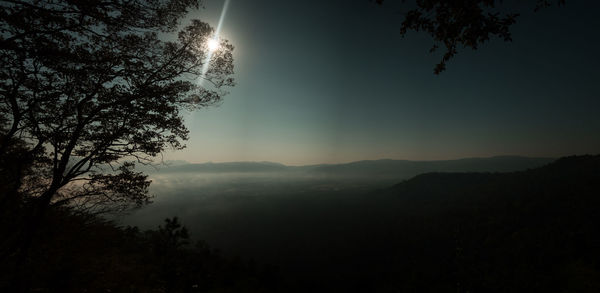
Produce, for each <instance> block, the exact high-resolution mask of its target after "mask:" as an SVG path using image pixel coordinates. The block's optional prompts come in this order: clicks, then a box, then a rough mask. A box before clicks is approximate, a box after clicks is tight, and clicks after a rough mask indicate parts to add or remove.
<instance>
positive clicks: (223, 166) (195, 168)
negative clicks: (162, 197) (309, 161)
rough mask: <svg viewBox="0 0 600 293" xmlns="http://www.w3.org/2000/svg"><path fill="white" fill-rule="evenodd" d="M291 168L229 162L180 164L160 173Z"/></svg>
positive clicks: (270, 170) (268, 164) (275, 170)
mask: <svg viewBox="0 0 600 293" xmlns="http://www.w3.org/2000/svg"><path fill="white" fill-rule="evenodd" d="M289 169H290V168H289V167H288V166H285V165H283V164H279V163H272V162H227V163H211V162H209V163H202V164H189V163H188V164H179V165H172V166H160V167H159V170H158V172H160V173H177V172H198V173H237V172H279V171H288V170H289Z"/></svg>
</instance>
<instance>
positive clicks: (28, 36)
mask: <svg viewBox="0 0 600 293" xmlns="http://www.w3.org/2000/svg"><path fill="white" fill-rule="evenodd" d="M0 6H1V9H0V63H1V67H0V158H2V167H1V168H2V172H8V171H7V170H8V169H7V168H8V167H7V165H8V164H7V163H6V162H7V158H8V157H11V156H12V157H13V158H15V154H16V153H15V152H12V153H11V150H12V149H15V146H16V145H19V146H20V147H21V150H22V151H20V152H19V154H18V155H19V157H20V158H28V166H30V168H29V169H30V170H31V172H29V173H28V174H26V176H23V177H22V178H19V181H18V182H19V184H18V185H19V186H18V189H19V190H20V192H21V193H22V194H23V195H24V196H26V197H28V198H35V199H36V201H37V203H38V204H37V205H38V207H39V208H40V210H43V209H44V207H46V206H48V205H51V204H53V205H62V204H77V205H79V206H80V207H83V208H85V209H89V210H93V211H95V212H97V211H105V210H106V209H107V207H108V208H109V209H110V210H115V209H117V210H118V209H124V208H127V207H130V206H131V204H134V205H140V204H143V203H145V202H146V201H147V200H148V199H149V195H148V190H147V188H148V185H149V183H150V181H149V180H148V179H147V176H145V175H144V174H142V173H140V172H136V171H135V170H134V162H137V163H149V162H151V159H152V157H154V156H156V155H158V154H160V153H161V152H162V151H163V150H165V148H168V147H170V148H173V149H181V148H183V147H184V145H183V144H182V141H183V140H185V139H186V138H187V136H188V130H187V129H186V127H185V126H184V124H183V121H182V116H181V113H180V112H181V111H182V109H188V110H193V109H197V108H201V107H206V106H209V105H213V104H215V103H217V102H219V101H220V100H221V98H222V97H223V95H224V94H226V92H225V88H226V87H228V86H232V85H233V79H232V77H231V76H232V74H233V59H232V53H231V52H232V50H233V46H232V45H231V44H229V43H228V42H227V41H225V40H222V41H221V44H220V48H219V50H217V51H214V52H209V50H207V46H206V41H207V40H208V39H209V38H212V37H214V36H213V34H214V30H213V28H211V27H210V26H209V25H208V24H206V23H203V22H201V21H198V20H192V21H191V24H190V25H189V26H187V27H185V28H183V29H182V30H181V31H179V33H178V34H177V37H176V38H173V37H172V36H171V33H174V32H175V30H176V29H177V27H178V22H179V20H180V19H181V18H182V17H183V16H184V15H185V14H186V12H187V11H188V10H190V9H193V8H198V6H199V1H197V0H132V1H129V0H103V1H98V0H92V1H67V0H64V1H55V0H35V1H34V0H19V1H2V2H0Z"/></svg>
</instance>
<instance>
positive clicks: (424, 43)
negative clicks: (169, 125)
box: [165, 0, 600, 165]
mask: <svg viewBox="0 0 600 293" xmlns="http://www.w3.org/2000/svg"><path fill="white" fill-rule="evenodd" d="M523 5H524V4H523ZM598 6H600V4H598V3H569V5H568V6H564V7H552V8H549V9H545V10H542V11H540V12H538V13H533V12H528V10H527V8H523V13H522V15H521V17H520V18H519V19H518V20H517V24H516V25H515V26H514V29H513V42H512V43H504V42H502V41H500V40H491V41H490V42H488V43H487V44H485V45H483V46H481V48H480V49H479V50H477V51H468V50H460V52H459V54H458V55H457V56H456V58H455V59H453V60H452V61H451V62H450V63H449V64H448V70H447V71H446V72H444V73H442V74H441V75H439V76H435V75H433V73H432V71H433V66H434V65H435V64H436V63H437V62H438V61H439V58H440V55H437V54H430V53H428V49H429V48H430V46H431V40H430V39H429V37H428V36H426V35H422V34H412V35H409V36H407V37H406V38H400V36H399V34H398V28H399V27H400V21H401V18H400V16H399V14H398V13H396V12H397V9H395V8H394V7H391V6H384V7H379V6H377V5H375V4H374V3H373V2H369V1H351V2H348V1H341V0H336V1H327V2H326V3H323V2H321V1H308V2H306V1H305V2H302V3H298V2H297V1H292V2H290V1H275V0H257V1H232V2H231V3H229V1H211V2H208V3H206V9H203V10H200V11H198V12H197V13H195V14H193V15H191V16H190V17H194V18H199V19H201V20H204V21H207V22H209V23H211V24H213V25H215V27H216V32H218V35H219V37H222V38H224V39H228V40H229V41H230V42H231V43H232V44H233V45H234V46H235V47H236V48H235V50H234V58H235V66H236V76H235V77H236V82H237V85H236V86H235V87H234V88H231V89H230V90H229V91H230V94H229V95H228V96H226V97H225V99H224V101H223V103H222V105H220V106H219V107H212V108H206V109H202V110H200V111H196V112H194V113H188V114H185V118H186V124H187V125H188V127H189V129H190V140H189V141H188V142H187V143H186V144H187V146H188V148H187V149H185V150H183V151H179V152H167V153H166V154H165V159H167V160H186V161H190V162H207V161H213V162H231V161H272V162H279V163H283V164H286V165H307V164H318V163H340V162H350V161H358V160H366V159H383V158H390V159H408V160H438V159H458V158H465V157H490V156H498V155H521V156H533V157H560V156H566V155H574V154H586V153H598V151H599V150H600V115H598V109H600V98H599V97H600V89H599V88H598V86H597V85H596V83H597V81H598V80H600V73H598V71H597V70H596V69H595V68H598V67H599V66H600V57H598V56H597V52H600V43H599V41H598V40H600V32H598V31H597V30H595V28H596V27H600V20H599V19H597V18H596V17H595V16H594V15H593V11H597V10H595V8H598ZM225 13H226V14H227V21H223V19H224V18H225Z"/></svg>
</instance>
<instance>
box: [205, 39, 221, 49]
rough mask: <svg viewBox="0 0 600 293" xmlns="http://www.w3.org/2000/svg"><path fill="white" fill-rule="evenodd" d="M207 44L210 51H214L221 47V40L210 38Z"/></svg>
mask: <svg viewBox="0 0 600 293" xmlns="http://www.w3.org/2000/svg"><path fill="white" fill-rule="evenodd" d="M206 45H207V47H208V50H209V51H211V52H214V51H216V50H218V49H219V40H217V39H210V40H208V42H207V43H206Z"/></svg>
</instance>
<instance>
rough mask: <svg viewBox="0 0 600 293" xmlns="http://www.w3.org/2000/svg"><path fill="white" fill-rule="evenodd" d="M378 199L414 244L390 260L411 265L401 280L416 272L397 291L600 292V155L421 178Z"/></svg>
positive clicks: (400, 269) (403, 268)
mask: <svg viewBox="0 0 600 293" xmlns="http://www.w3.org/2000/svg"><path fill="white" fill-rule="evenodd" d="M378 201H379V202H377V203H374V205H379V207H377V208H373V209H374V210H377V211H378V213H382V212H383V210H384V209H385V210H387V212H388V213H390V216H389V218H391V219H393V220H391V221H393V222H396V223H401V224H400V226H399V227H397V230H398V231H402V234H401V235H406V237H408V238H407V239H408V240H403V239H402V238H399V239H398V240H397V241H398V243H397V244H394V245H396V246H398V247H403V248H402V249H401V250H400V251H397V252H394V253H393V254H390V255H388V257H392V258H395V259H403V260H404V262H405V263H404V264H403V263H398V264H396V265H395V268H394V269H393V270H395V271H396V274H397V275H403V274H405V276H407V275H406V274H412V277H406V278H405V279H404V280H401V281H400V282H399V284H398V285H397V286H395V288H399V289H404V290H406V291H409V290H408V289H410V288H414V287H415V286H417V287H418V286H424V285H425V284H427V283H428V282H431V283H430V284H433V283H436V285H435V286H434V285H425V286H426V287H425V288H428V289H429V291H438V292H448V291H450V289H456V291H461V292H462V291H464V292H600V281H599V280H600V267H599V265H600V230H598V226H597V225H598V223H600V213H599V212H598V211H599V210H600V156H574V157H566V158H561V159H559V160H557V161H555V162H552V163H550V164H548V165H546V166H543V167H540V168H535V169H531V170H527V171H520V172H509V173H428V174H422V175H419V176H416V177H414V178H412V179H410V180H406V181H404V182H402V183H400V184H397V185H395V186H394V187H392V188H390V189H388V190H386V191H384V192H382V194H379V197H378ZM384 207H385V208H384ZM371 208H372V207H371ZM373 241H376V240H373ZM387 241H392V242H393V240H390V239H388V240H387ZM402 250H404V251H402ZM413 260H414V261H413ZM434 264H435V267H436V269H432V268H433V267H434V266H433V265H434ZM437 269H439V271H438V270H437ZM440 271H441V272H444V277H440V276H439V275H436V274H438V273H439V272H440ZM427 280H429V281H427ZM458 283H460V287H458V285H456V284H458ZM434 288H435V289H436V290H431V289H434ZM459 289H460V290H459ZM400 291H403V290H400Z"/></svg>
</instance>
